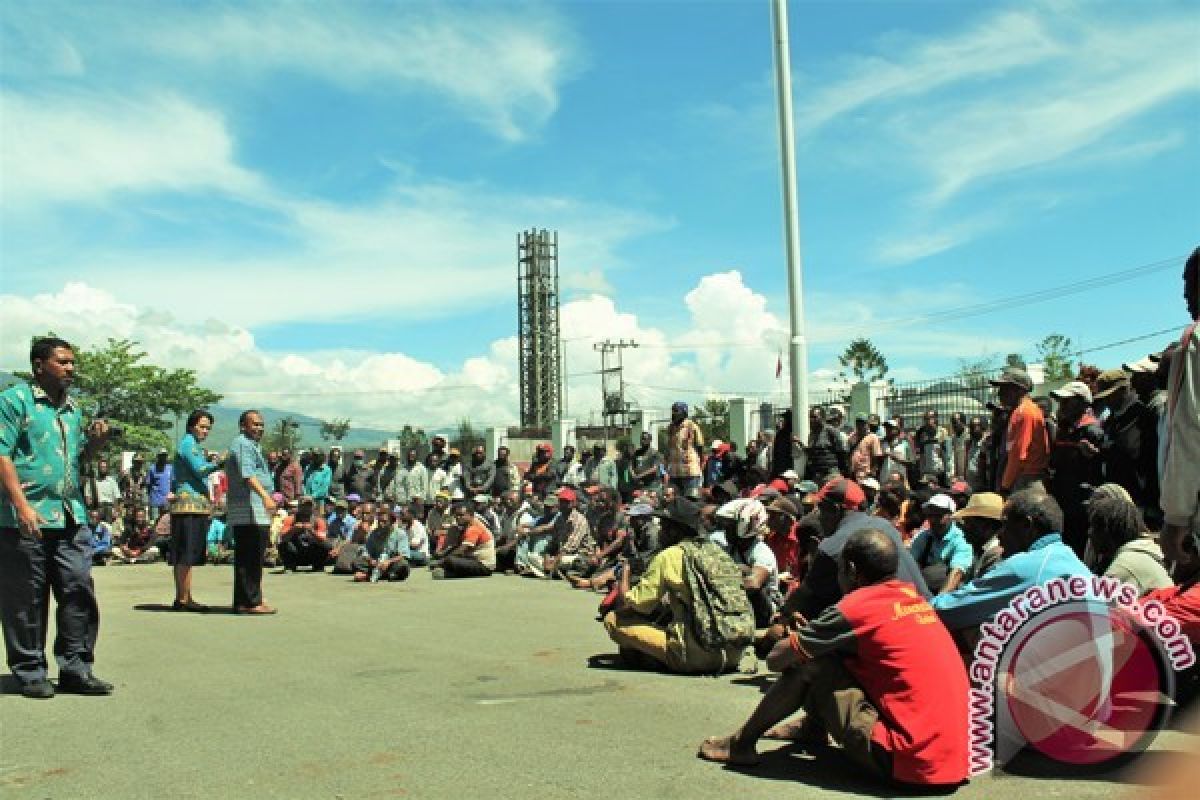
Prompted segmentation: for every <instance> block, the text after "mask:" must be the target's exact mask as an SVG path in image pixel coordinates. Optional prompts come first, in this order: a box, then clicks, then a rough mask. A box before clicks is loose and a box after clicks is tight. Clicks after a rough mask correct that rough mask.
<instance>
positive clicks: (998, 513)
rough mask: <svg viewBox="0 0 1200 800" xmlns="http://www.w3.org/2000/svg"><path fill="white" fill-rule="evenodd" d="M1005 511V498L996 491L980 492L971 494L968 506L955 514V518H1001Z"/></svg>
mask: <svg viewBox="0 0 1200 800" xmlns="http://www.w3.org/2000/svg"><path fill="white" fill-rule="evenodd" d="M1003 513H1004V498H1003V497H1001V496H1000V495H998V494H996V493H995V492H979V493H978V494H973V495H971V499H970V500H968V501H967V504H966V506H964V507H963V509H962V510H961V511H959V512H958V513H956V514H955V515H954V518H955V519H966V518H967V517H983V518H985V519H994V520H999V519H1000V518H1001V517H1002V516H1003Z"/></svg>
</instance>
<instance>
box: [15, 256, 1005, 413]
mask: <svg viewBox="0 0 1200 800" xmlns="http://www.w3.org/2000/svg"><path fill="white" fill-rule="evenodd" d="M965 293H966V289H965V287H951V288H949V289H937V288H931V289H930V290H928V291H925V292H919V291H914V292H900V293H898V294H896V295H895V300H896V303H895V304H894V305H893V307H908V306H915V305H916V304H917V303H918V301H920V302H925V303H928V304H932V305H935V306H941V305H944V304H952V303H954V302H961V298H962V297H963V296H965ZM684 304H685V305H686V307H687V308H688V311H689V313H690V320H689V321H688V322H687V324H686V325H684V327H683V328H682V329H680V330H677V331H668V330H664V329H662V328H659V327H655V326H653V325H648V324H646V323H644V322H643V321H641V320H639V319H638V317H637V316H636V315H635V314H632V313H630V312H628V311H624V310H621V309H620V308H619V307H618V306H617V305H616V303H615V302H614V301H613V300H612V299H611V298H608V297H603V296H600V295H590V296H587V297H583V298H580V299H578V300H573V301H570V302H568V303H566V304H564V305H563V307H562V309H561V326H562V335H563V341H564V348H565V351H564V353H565V359H564V361H565V366H566V371H567V373H568V375H571V376H574V377H572V378H570V380H569V383H568V411H569V414H570V416H572V417H574V418H576V419H581V420H587V419H589V418H592V419H596V420H598V419H599V418H598V417H597V416H596V415H595V412H596V410H597V409H598V408H599V407H600V379H599V377H598V375H596V374H595V372H596V371H597V370H598V369H599V366H600V358H599V354H598V353H597V352H596V351H595V349H594V347H593V345H594V344H595V343H597V342H599V341H602V340H605V339H609V340H613V341H616V340H620V339H624V340H627V341H629V340H632V341H636V342H637V343H638V344H639V345H640V346H639V347H638V348H636V349H628V350H626V351H625V352H624V354H623V356H624V367H625V371H624V380H625V382H626V384H627V387H628V391H627V398H628V399H630V400H631V401H633V402H634V404H635V406H636V407H641V408H645V409H649V410H651V411H652V412H654V411H657V412H662V411H665V409H666V408H668V407H669V405H670V403H671V402H673V401H674V400H678V399H683V400H687V401H689V402H693V403H696V402H699V401H701V400H702V399H703V398H704V397H706V396H709V395H723V394H731V393H732V394H740V395H743V396H746V397H749V398H754V399H766V398H775V399H778V394H777V392H778V391H779V390H780V388H782V387H781V386H780V384H778V383H777V382H776V381H775V377H774V375H775V362H776V358H777V357H778V356H779V355H780V354H782V355H783V357H784V361H785V363H786V360H787V353H786V352H785V347H786V341H785V335H784V329H785V323H784V322H782V321H781V320H780V319H779V318H778V317H777V316H775V315H774V314H773V313H772V312H771V311H770V310H769V308H768V304H767V300H766V298H765V297H764V296H763V295H762V294H760V293H758V292H755V291H753V290H752V289H751V288H749V287H747V286H746V285H745V283H744V281H743V279H742V276H741V274H740V273H739V272H737V271H729V272H722V273H716V274H712V275H708V276H704V277H702V278H701V279H700V281H699V282H698V284H697V286H696V287H695V288H693V289H692V290H691V291H689V292H688V293H687V294H686V296H685V298H684ZM810 306H812V307H815V308H817V309H818V313H816V314H814V315H813V317H812V319H811V320H810V325H809V335H810V340H811V341H812V343H813V347H814V348H818V349H820V350H821V351H824V352H829V351H830V346H831V345H832V346H833V347H834V349H836V348H840V347H841V346H842V345H843V344H844V342H847V341H849V339H850V338H853V337H854V336H858V335H866V336H870V337H871V338H872V339H873V340H874V341H875V342H876V344H877V345H878V346H879V347H880V349H881V350H882V351H883V352H884V353H885V354H886V355H887V356H889V358H890V361H891V364H892V366H893V369H895V370H897V371H898V373H899V374H913V375H914V376H915V377H920V376H919V375H917V374H916V373H913V372H912V370H911V369H910V370H907V371H906V370H905V367H906V364H905V362H906V360H908V359H915V358H924V357H928V356H930V355H935V356H938V357H941V358H945V357H946V354H947V353H948V352H950V353H966V354H969V353H974V352H983V351H984V350H985V349H986V351H987V352H998V351H1003V352H1008V351H1009V350H1013V351H1017V350H1020V349H1021V346H1022V344H1023V343H1022V342H1020V340H1011V339H1006V338H1004V337H997V336H989V337H987V338H986V340H985V339H984V338H983V337H980V336H972V335H971V334H969V333H966V334H964V333H963V332H956V331H948V330H945V329H944V328H939V327H937V326H924V327H922V326H915V325H914V326H906V327H903V328H899V329H892V330H888V329H886V328H884V329H879V328H877V327H873V326H877V325H878V323H879V320H880V317H879V315H878V312H877V304H873V303H871V302H870V301H869V298H864V299H863V300H857V299H855V298H853V297H830V296H823V295H814V296H813V297H812V298H811V299H810ZM0 319H3V321H4V331H3V332H4V335H3V336H2V337H0V367H3V368H7V369H16V368H19V367H22V366H23V364H24V363H25V360H26V358H27V355H28V342H29V338H30V336H33V335H36V334H39V333H43V332H45V331H47V330H54V331H55V332H56V333H57V334H58V335H60V336H63V337H64V338H66V339H67V340H68V341H72V342H74V343H76V344H78V345H80V346H84V347H95V346H99V345H102V344H103V343H104V342H105V340H106V339H108V338H110V337H111V338H117V339H133V340H135V341H137V342H138V343H139V344H140V346H141V347H142V349H144V350H145V351H146V352H147V354H148V356H149V360H150V361H151V362H152V363H155V364H159V365H162V366H166V367H186V368H189V369H192V370H195V372H196V373H197V376H198V378H199V380H200V382H201V384H202V385H205V386H208V387H210V388H212V389H214V390H216V391H218V392H221V393H223V394H225V395H226V396H227V397H226V403H228V404H232V405H238V406H243V407H245V406H247V405H260V406H266V407H270V408H277V409H281V410H290V411H296V412H300V413H305V414H310V415H312V416H316V417H320V418H331V417H349V418H350V419H351V420H353V421H355V422H357V423H359V424H360V425H367V426H372V427H383V428H389V427H395V428H397V429H398V428H399V426H402V425H403V424H406V423H409V424H419V425H423V426H425V427H427V428H433V427H442V426H447V425H453V424H454V423H456V422H457V421H458V420H460V419H462V418H464V417H468V418H470V419H471V420H472V421H473V423H474V424H476V425H477V426H481V427H487V426H500V427H503V426H508V425H514V424H516V423H517V421H518V414H517V411H518V383H519V382H518V375H517V371H516V368H517V339H516V337H511V336H510V337H505V338H502V339H498V340H496V341H494V342H492V343H490V344H489V345H487V346H486V347H483V348H481V351H480V352H478V353H476V354H474V355H471V356H469V357H467V358H465V359H464V360H463V362H462V363H461V364H460V365H458V366H457V367H455V368H453V369H443V368H440V367H438V366H436V365H434V364H432V363H429V362H427V361H424V360H422V359H420V358H417V357H415V356H413V355H411V354H407V353H403V352H370V351H362V350H327V351H310V352H289V351H284V352H271V351H267V350H264V349H263V348H262V347H261V346H260V345H259V344H258V343H257V342H256V341H255V338H254V336H253V334H252V333H250V332H249V331H247V330H246V329H245V328H243V327H240V326H238V325H231V324H227V323H224V322H220V321H216V320H206V321H202V322H187V321H182V320H179V319H177V318H175V317H174V316H173V315H172V314H171V313H170V312H168V311H164V310H163V309H161V308H159V307H149V306H139V305H137V304H134V303H130V302H126V301H122V300H118V299H117V297H115V296H114V295H113V294H112V293H111V292H109V291H106V290H102V289H98V288H95V287H93V286H90V285H87V284H84V283H79V282H72V283H69V284H67V285H66V286H65V287H64V288H63V289H62V290H60V291H57V292H50V293H45V294H39V295H34V296H31V297H22V296H17V295H13V294H4V295H0ZM611 363H615V362H610V364H611ZM810 371H811V379H810V383H811V384H812V385H813V387H814V389H817V388H820V387H822V386H825V385H828V384H831V383H834V382H836V372H837V369H836V360H835V359H834V357H833V356H829V357H828V358H826V359H812V360H810ZM948 371H952V370H948Z"/></svg>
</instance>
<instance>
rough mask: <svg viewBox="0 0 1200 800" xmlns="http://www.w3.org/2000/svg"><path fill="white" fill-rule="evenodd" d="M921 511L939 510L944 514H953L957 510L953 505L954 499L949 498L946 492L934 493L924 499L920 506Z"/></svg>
mask: <svg viewBox="0 0 1200 800" xmlns="http://www.w3.org/2000/svg"><path fill="white" fill-rule="evenodd" d="M921 510H922V511H941V512H942V513H944V514H953V513H954V512H955V511H957V510H958V507H957V506H956V505H954V501H953V500H951V499H950V495H948V494H935V495H934V496H933V497H931V498H929V499H928V500H926V501H925V504H924V505H922V506H921Z"/></svg>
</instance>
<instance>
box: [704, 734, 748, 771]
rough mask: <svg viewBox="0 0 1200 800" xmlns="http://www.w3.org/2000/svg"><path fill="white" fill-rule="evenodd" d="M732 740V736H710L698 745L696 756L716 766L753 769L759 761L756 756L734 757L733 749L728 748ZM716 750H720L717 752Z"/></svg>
mask: <svg viewBox="0 0 1200 800" xmlns="http://www.w3.org/2000/svg"><path fill="white" fill-rule="evenodd" d="M732 739H733V737H732V736H710V737H709V738H707V739H705V740H704V741H703V742H701V743H700V749H699V750H697V751H696V756H697V757H698V758H702V759H704V760H705V761H713V762H715V763H717V764H729V765H730V766H733V767H753V766H755V765H756V764H758V763H759V762H760V761H761V759H760V758H759V757H758V756H757V755H755V756H736V755H734V754H733V748H732V747H731V746H730V742H731V741H732ZM716 748H721V749H720V751H719V752H718V751H717V750H716Z"/></svg>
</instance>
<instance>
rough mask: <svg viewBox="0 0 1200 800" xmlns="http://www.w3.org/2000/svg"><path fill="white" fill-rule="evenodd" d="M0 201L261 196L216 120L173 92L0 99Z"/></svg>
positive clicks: (37, 202) (5, 96)
mask: <svg viewBox="0 0 1200 800" xmlns="http://www.w3.org/2000/svg"><path fill="white" fill-rule="evenodd" d="M0 141H3V143H4V146H3V147H0V201H2V202H3V203H4V204H5V206H6V207H7V208H9V209H10V210H11V208H12V207H13V206H17V207H30V206H35V207H36V206H40V205H43V204H47V203H55V202H63V201H70V202H86V203H94V202H99V201H103V200H105V199H108V198H109V196H110V195H112V194H114V193H119V192H125V191H158V190H180V189H189V190H203V189H215V190H221V191H226V192H231V193H234V194H239V195H246V194H254V193H257V192H259V191H260V190H261V185H260V182H259V180H258V179H257V177H256V176H255V175H253V174H252V173H250V172H248V171H246V170H244V169H242V168H241V167H239V166H237V165H236V164H235V163H234V160H233V141H232V139H231V138H230V136H229V134H228V133H227V131H226V129H225V124H224V121H223V120H222V118H221V116H220V115H219V114H217V113H215V112H213V111H211V110H208V109H204V108H201V107H199V106H196V105H195V104H193V103H190V102H188V101H186V100H184V99H182V98H180V97H178V96H175V95H172V94H158V95H149V96H144V97H131V96H126V95H118V94H109V93H85V92H74V93H62V94H19V93H17V92H13V91H8V90H5V91H2V92H0Z"/></svg>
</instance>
